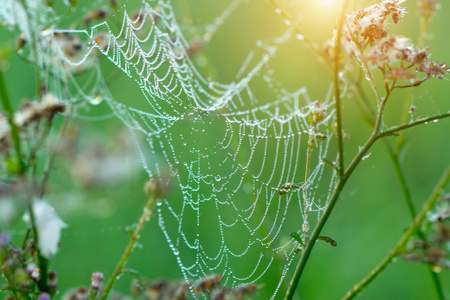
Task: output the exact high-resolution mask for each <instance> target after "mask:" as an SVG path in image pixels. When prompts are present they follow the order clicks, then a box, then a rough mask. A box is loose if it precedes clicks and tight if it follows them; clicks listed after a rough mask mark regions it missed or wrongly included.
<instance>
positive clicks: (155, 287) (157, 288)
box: [145, 279, 169, 299]
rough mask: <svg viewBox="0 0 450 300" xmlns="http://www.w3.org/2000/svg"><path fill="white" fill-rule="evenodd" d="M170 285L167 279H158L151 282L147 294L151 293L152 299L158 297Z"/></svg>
mask: <svg viewBox="0 0 450 300" xmlns="http://www.w3.org/2000/svg"><path fill="white" fill-rule="evenodd" d="M168 287H169V282H167V280H164V279H162V280H157V281H154V282H152V283H151V284H150V286H149V287H148V289H147V291H146V292H145V294H146V295H149V296H150V298H151V299H158V298H159V297H160V296H161V295H162V294H163V292H164V291H165V290H167V288H168Z"/></svg>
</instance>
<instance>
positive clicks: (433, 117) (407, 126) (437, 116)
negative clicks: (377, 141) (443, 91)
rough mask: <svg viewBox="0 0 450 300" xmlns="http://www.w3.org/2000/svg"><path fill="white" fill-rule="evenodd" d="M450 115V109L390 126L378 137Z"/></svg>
mask: <svg viewBox="0 0 450 300" xmlns="http://www.w3.org/2000/svg"><path fill="white" fill-rule="evenodd" d="M448 117H450V111H448V112H446V113H443V114H439V115H435V116H431V117H426V118H421V119H420V120H417V121H414V122H410V123H406V124H402V125H397V126H392V127H391V128H389V129H388V130H384V131H383V132H380V133H379V134H378V138H381V137H385V136H389V135H392V134H395V133H396V132H398V131H401V130H404V129H407V128H410V127H414V126H417V125H420V124H426V123H429V122H433V121H434V122H436V121H437V120H439V119H444V118H448Z"/></svg>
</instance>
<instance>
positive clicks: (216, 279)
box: [194, 274, 222, 295]
mask: <svg viewBox="0 0 450 300" xmlns="http://www.w3.org/2000/svg"><path fill="white" fill-rule="evenodd" d="M221 280H222V275H220V274H211V275H208V276H205V277H203V278H201V279H200V280H199V281H198V282H197V284H196V285H195V288H194V294H195V295H200V294H201V293H209V292H211V291H212V290H213V289H214V288H216V287H218V286H219V284H220V281H221Z"/></svg>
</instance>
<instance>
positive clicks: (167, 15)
mask: <svg viewBox="0 0 450 300" xmlns="http://www.w3.org/2000/svg"><path fill="white" fill-rule="evenodd" d="M249 2H251V1H242V0H234V1H230V2H229V3H228V4H227V5H226V6H224V7H223V9H221V12H220V13H219V14H218V15H217V17H216V18H215V20H214V21H213V22H211V23H210V24H209V25H205V26H197V27H195V26H193V28H194V29H193V31H195V32H196V35H197V37H198V38H197V41H196V40H195V38H193V37H192V35H191V36H190V37H186V36H187V31H186V25H183V26H181V25H179V20H178V19H177V15H176V13H175V11H174V8H173V5H172V3H171V1H169V0H160V1H145V0H143V1H142V3H141V7H140V8H139V9H138V10H137V13H135V12H134V11H128V10H127V8H126V7H123V8H120V10H123V11H121V12H122V14H118V15H120V16H123V18H122V17H121V19H119V20H118V23H117V24H118V26H117V25H116V26H113V25H112V24H111V22H110V21H105V22H95V21H93V22H91V24H89V26H88V29H82V28H81V27H80V29H70V30H67V29H65V28H56V27H55V26H50V27H48V28H47V29H45V30H43V31H42V33H41V34H40V35H39V37H38V39H39V40H40V41H41V42H40V43H39V45H40V47H42V49H39V50H40V51H38V53H39V57H38V61H39V64H40V65H41V66H42V68H43V69H44V70H46V72H47V74H43V76H44V78H46V85H47V89H48V90H50V91H53V92H54V93H55V94H57V95H58V97H59V98H61V100H62V101H68V102H70V103H72V105H73V107H74V108H78V109H79V107H83V106H90V105H96V104H98V103H100V102H103V103H107V104H108V105H109V106H110V108H111V110H112V112H113V113H114V115H115V116H117V118H119V119H120V120H121V121H122V122H123V124H124V125H125V126H126V127H127V128H129V130H130V134H132V135H133V136H134V137H135V140H136V143H137V145H138V147H139V149H140V150H139V153H140V154H141V160H142V165H143V167H144V168H145V170H146V171H147V172H148V175H149V177H152V178H156V179H157V180H160V181H163V182H164V183H167V185H168V186H169V194H168V196H167V198H166V199H164V200H163V201H162V202H161V203H160V205H159V206H158V207H157V211H158V214H157V219H158V222H159V225H160V227H161V229H162V230H163V232H164V235H165V237H166V239H167V242H168V243H169V245H170V248H171V249H172V252H173V254H174V255H175V256H176V259H177V262H178V265H179V267H180V270H181V272H182V274H183V276H184V277H185V279H186V280H189V281H194V280H196V279H198V278H201V277H204V276H205V275H208V274H212V273H215V274H222V276H223V280H222V282H223V284H224V285H228V286H237V285H239V284H245V283H253V282H254V283H257V284H259V286H260V288H261V289H265V290H266V293H267V294H269V295H272V298H274V297H275V295H276V294H277V292H279V291H280V289H281V290H284V289H285V285H286V283H287V282H288V281H289V279H290V278H288V277H289V276H287V274H288V270H289V268H290V266H291V263H292V262H293V261H294V260H295V258H297V259H298V255H299V254H298V248H299V246H300V245H299V243H298V242H297V241H295V240H294V239H292V238H291V237H290V233H291V232H293V231H297V232H298V233H299V234H300V235H301V236H303V238H306V235H307V234H308V232H309V228H310V222H311V223H315V222H316V221H317V219H318V218H319V217H320V215H321V212H323V210H324V209H325V207H326V204H327V199H328V196H329V194H330V192H331V189H332V188H333V186H334V184H335V183H336V176H335V172H334V171H333V167H332V166H330V165H332V162H334V161H336V154H335V153H334V152H333V151H328V149H329V147H330V144H332V143H333V132H334V130H333V124H332V122H331V121H330V120H332V119H333V111H334V109H333V106H332V99H331V96H330V92H329V88H328V86H327V87H326V88H325V89H324V90H323V93H322V95H323V96H322V98H321V99H318V102H316V101H315V100H316V99H310V96H309V94H308V90H307V88H306V87H305V86H303V85H302V83H301V82H300V83H298V88H296V89H295V90H293V91H288V90H287V89H284V88H283V83H282V82H279V81H278V79H277V77H276V75H275V72H274V70H273V67H274V65H275V63H272V62H273V61H276V60H277V59H279V58H280V54H279V50H280V49H281V48H283V47H284V46H285V45H286V44H287V43H292V40H297V42H298V43H301V42H302V41H301V39H302V36H301V35H298V33H296V32H294V31H293V30H292V28H291V27H290V26H286V25H289V24H288V22H285V23H286V24H283V20H282V19H281V18H280V23H281V25H282V26H283V27H282V28H284V29H283V31H282V32H279V33H277V34H271V35H273V36H269V37H267V38H265V39H258V40H255V41H254V44H253V45H254V46H253V49H252V50H251V51H248V53H247V55H246V56H245V57H244V59H241V62H240V67H239V69H238V70H236V72H235V77H234V78H233V80H231V82H230V81H228V82H227V83H222V82H220V80H215V79H214V78H215V77H214V76H213V75H214V74H215V75H216V77H217V78H220V76H218V75H220V70H214V71H210V70H209V71H208V68H210V69H211V68H213V67H212V66H211V65H210V63H209V61H208V56H207V55H206V54H204V53H202V51H203V50H204V49H207V47H208V43H209V42H210V41H213V40H214V38H215V34H217V32H218V31H219V30H221V29H222V28H223V27H226V26H227V22H229V20H230V18H231V17H232V16H233V14H236V13H238V12H239V11H240V10H242V6H247V7H248V6H249V5H251V3H249ZM5 3H6V4H8V3H9V5H10V6H8V5H5V8H3V9H2V11H3V14H2V18H3V21H4V22H9V23H13V22H15V21H14V18H12V19H11V20H8V19H7V16H12V15H14V14H16V15H18V16H17V18H18V19H23V18H24V17H23V16H20V14H24V13H25V11H24V10H23V9H22V10H21V9H20V7H19V5H18V4H17V3H16V2H14V1H11V2H9V1H5ZM29 5H35V6H39V5H40V4H39V3H38V2H36V1H29ZM8 7H9V10H8ZM5 11H6V12H7V13H5ZM8 11H9V12H11V11H14V13H13V14H8ZM35 13H36V14H43V15H45V14H47V13H48V12H46V11H45V10H44V11H39V10H36V12H35ZM274 14H275V12H274ZM21 24H22V23H21ZM24 24H25V23H23V24H22V25H21V26H23V27H24V28H23V30H22V31H23V32H25V34H26V35H27V34H28V35H30V34H31V33H30V31H29V28H28V27H27V26H26V25H24ZM299 39H300V40H299ZM74 41H76V42H77V45H78V43H79V44H81V45H82V47H75V48H74V47H73V45H74V43H75V42H74ZM230 43H233V41H230ZM301 51H304V49H303V50H302V49H301V47H299V52H301ZM105 58H106V59H107V60H109V61H110V65H112V66H114V68H113V69H115V70H116V71H114V72H116V73H117V72H118V73H121V74H122V75H123V74H125V75H126V76H127V77H128V78H129V79H128V81H129V82H131V83H132V84H133V85H134V86H135V87H137V88H139V89H140V91H141V95H140V97H136V98H133V99H124V98H120V97H117V96H115V95H113V94H112V93H110V92H109V90H108V80H109V77H110V76H114V73H112V74H104V73H102V70H101V68H100V67H99V66H98V64H97V62H98V61H99V60H100V59H103V60H104V59H105ZM208 72H209V73H208ZM77 73H84V74H83V75H77ZM211 74H212V75H211ZM79 76H82V77H83V78H84V79H83V80H79V78H78V77H79ZM74 114H75V115H77V111H76V110H75V112H74ZM318 116H320V118H319V119H317V118H318ZM315 120H316V121H315ZM317 120H319V121H317ZM305 173H306V174H305ZM294 184H295V185H294ZM288 187H291V188H288ZM274 279H275V280H274Z"/></svg>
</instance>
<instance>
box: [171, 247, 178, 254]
mask: <svg viewBox="0 0 450 300" xmlns="http://www.w3.org/2000/svg"><path fill="white" fill-rule="evenodd" d="M172 250H173V254H175V255H177V256H178V255H180V251H178V249H177V248H175V247H174V248H173V249H172Z"/></svg>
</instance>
